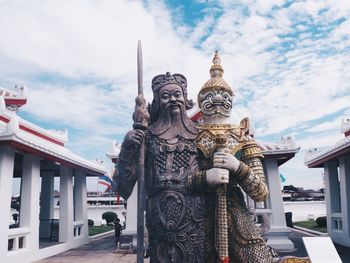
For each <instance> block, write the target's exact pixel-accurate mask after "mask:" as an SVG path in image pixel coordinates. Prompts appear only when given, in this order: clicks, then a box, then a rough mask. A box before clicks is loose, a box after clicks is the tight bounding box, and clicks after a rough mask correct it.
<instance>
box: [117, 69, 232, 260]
mask: <svg viewBox="0 0 350 263" xmlns="http://www.w3.org/2000/svg"><path fill="white" fill-rule="evenodd" d="M152 90H153V96H154V97H153V101H152V104H151V105H150V108H149V113H150V125H149V127H148V128H147V129H146V130H145V131H142V130H136V129H134V130H131V131H129V132H128V133H127V134H126V136H125V139H124V141H123V144H122V149H121V152H120V155H119V159H120V161H119V165H118V177H117V178H116V179H117V185H118V189H117V190H118V192H119V193H120V194H121V195H122V196H123V197H124V198H125V199H127V198H128V197H129V196H130V195H131V193H132V189H133V187H134V185H135V183H136V181H137V174H136V163H137V155H138V146H139V145H140V144H141V143H144V144H145V149H146V150H145V186H146V198H147V200H146V201H147V204H146V224H147V229H148V235H149V251H150V261H151V262H152V263H153V262H208V261H207V260H206V253H205V252H206V250H205V241H206V227H205V226H206V204H205V200H206V199H205V197H204V195H203V194H202V192H201V190H202V189H200V188H199V189H196V188H195V187H192V186H194V185H195V184H196V182H197V181H199V180H202V181H206V180H207V178H208V180H209V181H210V180H211V181H214V184H215V183H219V184H220V183H223V182H228V171H227V170H226V169H221V168H213V169H209V170H208V171H206V172H204V173H199V172H198V158H197V148H196V138H197V136H198V130H197V128H196V127H195V126H194V124H193V123H192V121H191V120H190V119H189V118H188V116H187V114H186V110H187V109H190V108H192V106H193V103H192V101H190V100H188V99H187V81H186V78H185V77H184V76H183V75H181V74H173V75H171V74H170V73H166V74H165V75H158V76H156V77H154V78H153V80H152ZM195 174H199V175H200V176H195ZM223 177H224V179H222V178H223ZM197 184H198V182H197Z"/></svg>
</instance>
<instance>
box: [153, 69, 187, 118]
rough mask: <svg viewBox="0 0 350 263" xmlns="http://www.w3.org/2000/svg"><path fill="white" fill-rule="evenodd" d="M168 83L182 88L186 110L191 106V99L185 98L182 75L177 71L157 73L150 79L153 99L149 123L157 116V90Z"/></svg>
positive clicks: (184, 82) (158, 106)
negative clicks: (173, 72)
mask: <svg viewBox="0 0 350 263" xmlns="http://www.w3.org/2000/svg"><path fill="white" fill-rule="evenodd" d="M169 84H175V85H178V86H179V87H180V88H181V89H182V92H183V96H184V98H185V106H186V110H189V109H191V108H192V107H193V101H192V100H189V99H188V98H187V80H186V78H185V76H184V75H182V74H178V73H175V74H171V73H170V72H167V73H166V74H160V75H157V76H155V77H154V78H153V79H152V91H153V101H152V104H151V106H150V115H151V123H153V122H155V121H156V120H157V118H158V116H159V111H160V105H159V90H160V89H161V88H162V87H164V86H166V85H169Z"/></svg>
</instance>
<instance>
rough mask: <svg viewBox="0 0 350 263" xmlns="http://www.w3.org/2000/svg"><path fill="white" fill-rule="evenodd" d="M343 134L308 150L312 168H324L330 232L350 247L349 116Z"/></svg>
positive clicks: (328, 229) (345, 120) (337, 240)
mask: <svg viewBox="0 0 350 263" xmlns="http://www.w3.org/2000/svg"><path fill="white" fill-rule="evenodd" d="M341 133H343V134H344V135H345V138H343V139H341V140H340V141H338V142H337V143H336V144H335V145H333V146H331V147H329V148H327V149H325V150H322V151H320V150H318V149H317V148H314V149H312V150H310V151H309V152H307V154H306V156H305V164H306V165H307V166H308V167H309V168H319V167H323V168H324V180H325V192H326V207H327V232H328V234H329V235H330V237H331V238H332V240H333V242H335V243H338V244H341V245H344V246H347V247H350V118H344V119H343V120H342V124H341Z"/></svg>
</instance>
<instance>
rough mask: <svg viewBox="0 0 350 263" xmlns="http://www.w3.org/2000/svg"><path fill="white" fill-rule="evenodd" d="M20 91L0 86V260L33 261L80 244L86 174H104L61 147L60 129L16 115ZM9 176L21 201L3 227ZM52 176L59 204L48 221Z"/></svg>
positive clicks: (23, 91)
mask: <svg viewBox="0 0 350 263" xmlns="http://www.w3.org/2000/svg"><path fill="white" fill-rule="evenodd" d="M26 92H27V91H26V88H25V87H20V88H16V89H15V90H13V91H8V90H4V89H0V200H1V202H0V211H1V213H0V226H1V231H0V232H1V235H0V262H6V263H11V262H16V263H18V262H21V263H22V262H33V261H35V260H39V259H42V258H45V257H49V256H52V255H55V254H58V253H61V252H64V251H66V250H69V249H72V248H74V247H77V246H80V245H82V244H86V243H87V242H88V218H87V201H86V198H87V194H86V177H87V176H99V175H104V174H106V173H107V171H106V169H105V168H104V167H102V166H100V165H99V164H97V163H95V162H90V161H87V160H85V159H83V158H81V157H79V156H78V155H76V154H74V153H72V152H71V151H70V150H68V149H67V148H65V147H64V145H65V143H66V142H67V141H68V136H67V132H66V131H51V130H50V131H49V130H45V129H43V128H41V127H39V126H36V125H34V124H33V123H31V122H29V121H26V120H24V119H22V118H21V117H19V116H18V115H17V109H18V108H19V107H20V106H22V105H24V104H26ZM14 178H19V179H20V180H21V184H20V185H21V189H20V199H21V200H20V205H19V208H18V210H19V215H18V220H16V221H17V222H16V224H12V225H11V227H10V228H9V218H10V219H11V218H12V215H11V211H12V210H11V197H12V187H13V181H14ZM55 178H59V194H60V204H59V217H58V218H57V219H55V220H54V218H53V212H54V194H55V193H54V181H55ZM56 194H57V193H56ZM53 228H55V231H56V232H57V233H56V234H55V237H53V236H52V235H53Z"/></svg>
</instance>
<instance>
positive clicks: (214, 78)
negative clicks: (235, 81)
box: [199, 50, 233, 96]
mask: <svg viewBox="0 0 350 263" xmlns="http://www.w3.org/2000/svg"><path fill="white" fill-rule="evenodd" d="M223 74H224V69H223V68H222V66H221V59H220V57H219V52H218V51H217V50H216V51H215V54H214V58H213V65H212V66H211V67H210V77H211V79H210V80H208V81H207V82H206V83H205V84H204V85H203V87H202V88H201V90H200V92H199V93H205V92H207V91H209V90H213V89H221V90H226V91H227V92H228V93H230V95H231V96H233V90H232V89H231V87H230V86H229V85H228V84H227V83H226V81H225V80H224V79H223V78H222V75H223Z"/></svg>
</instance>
